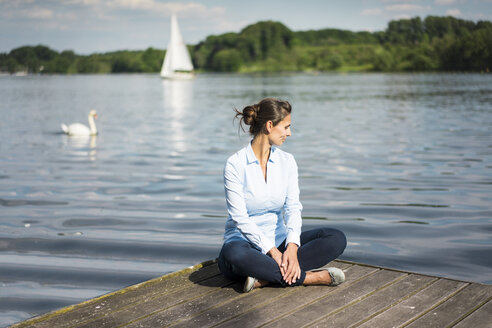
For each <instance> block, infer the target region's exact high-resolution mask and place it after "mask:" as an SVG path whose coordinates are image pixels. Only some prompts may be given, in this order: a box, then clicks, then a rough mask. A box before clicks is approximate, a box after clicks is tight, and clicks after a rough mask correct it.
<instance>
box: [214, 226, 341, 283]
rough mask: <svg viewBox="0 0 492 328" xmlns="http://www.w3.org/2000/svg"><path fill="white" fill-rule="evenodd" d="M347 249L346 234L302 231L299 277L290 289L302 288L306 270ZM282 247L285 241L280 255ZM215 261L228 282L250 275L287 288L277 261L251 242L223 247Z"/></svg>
mask: <svg viewBox="0 0 492 328" xmlns="http://www.w3.org/2000/svg"><path fill="white" fill-rule="evenodd" d="M346 246H347V239H346V238H345V235H344V234H343V232H341V231H340V230H337V229H332V228H318V229H313V230H309V231H304V232H302V233H301V247H299V249H298V250H297V258H298V260H299V266H300V267H301V278H300V279H298V280H296V282H295V283H294V284H292V285H291V286H297V285H302V283H303V282H304V279H305V278H306V271H309V270H312V269H316V268H319V267H322V266H324V265H326V264H327V263H328V262H330V261H333V260H334V259H336V258H337V257H339V256H340V255H341V254H342V253H343V251H344V250H345V247H346ZM285 247H286V245H285V240H284V242H283V243H282V244H281V245H280V246H279V247H278V249H279V251H281V252H282V253H283V252H284V251H285ZM218 262H219V263H218V264H219V269H220V271H221V272H222V274H223V275H224V276H226V277H227V278H229V279H231V280H244V278H245V277H247V276H250V277H255V278H257V279H260V280H266V281H269V282H271V283H277V284H280V285H282V286H288V285H287V284H286V283H285V281H284V280H283V278H282V274H281V273H280V268H279V267H278V264H277V262H275V260H274V259H273V258H271V257H270V256H268V255H265V254H263V253H262V252H261V250H259V249H258V248H257V247H255V246H254V245H253V244H251V243H250V242H247V241H244V240H239V241H231V242H228V243H227V244H224V245H223V246H222V249H221V251H220V254H219V260H218Z"/></svg>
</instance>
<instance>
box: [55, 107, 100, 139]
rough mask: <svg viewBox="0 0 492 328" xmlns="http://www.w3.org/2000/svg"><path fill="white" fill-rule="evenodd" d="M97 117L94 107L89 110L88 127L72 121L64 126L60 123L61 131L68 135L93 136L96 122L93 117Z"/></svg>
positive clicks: (95, 131)
mask: <svg viewBox="0 0 492 328" xmlns="http://www.w3.org/2000/svg"><path fill="white" fill-rule="evenodd" d="M95 118H97V113H96V111H95V110H94V109H92V110H91V111H90V112H89V118H88V120H89V127H90V128H88V127H87V126H85V125H84V124H81V123H73V124H70V125H69V126H66V125H65V124H63V123H62V125H61V128H62V130H63V132H65V133H66V134H68V135H69V136H95V135H96V134H97V129H96V123H95V122H94V119H95Z"/></svg>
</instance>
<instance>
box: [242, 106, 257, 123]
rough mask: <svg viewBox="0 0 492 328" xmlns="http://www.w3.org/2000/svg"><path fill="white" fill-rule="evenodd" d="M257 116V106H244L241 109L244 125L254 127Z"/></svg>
mask: <svg viewBox="0 0 492 328" xmlns="http://www.w3.org/2000/svg"><path fill="white" fill-rule="evenodd" d="M257 114H258V105H256V104H255V105H252V106H246V107H244V109H243V119H244V124H246V125H254V124H255V122H256V116H257Z"/></svg>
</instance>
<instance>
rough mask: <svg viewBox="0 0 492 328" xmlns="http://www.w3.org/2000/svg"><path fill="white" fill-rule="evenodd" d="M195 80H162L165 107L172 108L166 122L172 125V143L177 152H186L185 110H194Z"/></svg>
mask: <svg viewBox="0 0 492 328" xmlns="http://www.w3.org/2000/svg"><path fill="white" fill-rule="evenodd" d="M193 82H194V80H168V79H163V80H162V91H163V100H164V107H165V108H168V109H170V115H169V119H168V120H166V123H167V124H168V125H169V127H170V132H171V144H172V147H173V150H174V152H175V153H183V152H186V151H187V150H188V149H187V146H186V139H187V136H186V132H187V131H186V129H185V126H184V120H185V112H186V111H189V110H192V106H193Z"/></svg>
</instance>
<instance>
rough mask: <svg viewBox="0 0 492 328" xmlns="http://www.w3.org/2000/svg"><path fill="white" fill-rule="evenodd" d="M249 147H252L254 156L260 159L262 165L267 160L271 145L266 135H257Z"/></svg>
mask: <svg viewBox="0 0 492 328" xmlns="http://www.w3.org/2000/svg"><path fill="white" fill-rule="evenodd" d="M251 148H253V152H254V153H255V156H256V158H257V159H258V160H259V161H260V164H263V165H264V164H265V163H266V162H268V158H270V150H271V148H272V146H271V145H270V142H269V141H268V137H267V136H266V135H264V134H259V135H257V136H256V137H255V138H254V139H253V141H252V142H251Z"/></svg>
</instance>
